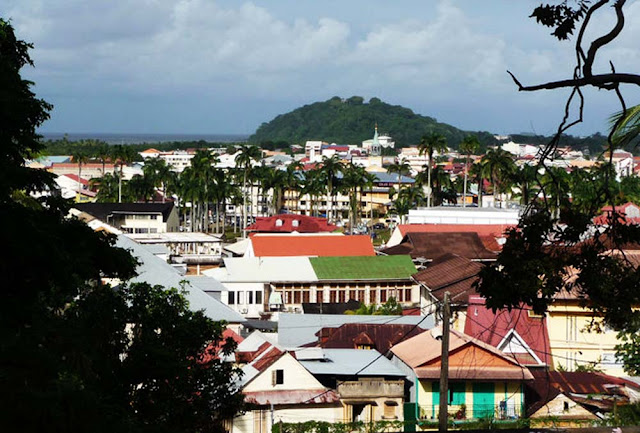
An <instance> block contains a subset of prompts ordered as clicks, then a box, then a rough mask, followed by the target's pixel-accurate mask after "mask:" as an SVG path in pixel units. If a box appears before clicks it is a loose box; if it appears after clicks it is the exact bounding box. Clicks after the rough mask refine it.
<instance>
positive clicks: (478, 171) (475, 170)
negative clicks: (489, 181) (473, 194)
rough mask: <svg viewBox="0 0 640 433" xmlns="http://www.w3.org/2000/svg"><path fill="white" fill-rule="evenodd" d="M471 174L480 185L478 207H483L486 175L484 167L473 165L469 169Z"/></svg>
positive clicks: (477, 164)
mask: <svg viewBox="0 0 640 433" xmlns="http://www.w3.org/2000/svg"><path fill="white" fill-rule="evenodd" d="M469 174H470V175H471V177H472V178H474V180H475V182H476V183H477V184H478V207H479V208H481V207H482V190H483V188H484V173H483V171H482V165H481V164H480V163H479V162H478V163H473V164H471V168H470V169H469Z"/></svg>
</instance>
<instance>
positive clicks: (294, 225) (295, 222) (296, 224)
mask: <svg viewBox="0 0 640 433" xmlns="http://www.w3.org/2000/svg"><path fill="white" fill-rule="evenodd" d="M299 225H300V221H298V220H293V221H291V226H292V227H298V226H299Z"/></svg>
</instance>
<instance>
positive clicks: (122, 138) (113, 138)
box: [39, 132, 250, 144]
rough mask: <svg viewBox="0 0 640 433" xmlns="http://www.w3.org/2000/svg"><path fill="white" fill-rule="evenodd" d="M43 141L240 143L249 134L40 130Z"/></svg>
mask: <svg viewBox="0 0 640 433" xmlns="http://www.w3.org/2000/svg"><path fill="white" fill-rule="evenodd" d="M39 134H40V135H41V136H42V139H43V140H44V141H49V140H54V141H55V140H62V139H63V138H64V137H65V136H66V137H67V139H68V140H69V141H78V140H100V141H104V142H106V143H108V144H142V143H150V144H151V143H167V142H169V143H172V142H175V141H177V142H182V141H200V140H203V141H206V142H208V143H241V142H246V141H247V139H248V138H249V135H250V134H116V133H100V132H86V133H78V132H74V133H65V132H40V133H39Z"/></svg>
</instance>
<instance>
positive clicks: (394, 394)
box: [338, 379, 404, 398]
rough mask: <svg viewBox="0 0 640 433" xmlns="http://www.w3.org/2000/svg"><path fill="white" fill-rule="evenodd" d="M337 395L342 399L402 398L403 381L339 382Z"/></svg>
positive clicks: (362, 380) (361, 380) (367, 380)
mask: <svg viewBox="0 0 640 433" xmlns="http://www.w3.org/2000/svg"><path fill="white" fill-rule="evenodd" d="M338 393H339V394H340V397H342V398H363V397H364V398H374V397H389V398H402V397H403V396H404V381H403V380H384V379H360V380H352V381H346V382H341V383H340V384H339V385H338Z"/></svg>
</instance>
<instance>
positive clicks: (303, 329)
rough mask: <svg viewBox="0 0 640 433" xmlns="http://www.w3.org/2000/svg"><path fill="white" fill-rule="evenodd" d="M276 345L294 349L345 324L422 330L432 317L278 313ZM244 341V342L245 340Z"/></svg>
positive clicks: (427, 325) (431, 321)
mask: <svg viewBox="0 0 640 433" xmlns="http://www.w3.org/2000/svg"><path fill="white" fill-rule="evenodd" d="M278 322H279V325H278V343H279V344H280V345H282V346H283V347H289V348H295V347H300V346H302V345H304V344H307V343H311V342H317V341H318V337H317V336H316V333H317V332H318V331H320V329H322V328H327V327H331V328H337V327H339V326H341V325H344V324H345V323H370V324H374V323H377V324H384V323H393V324H401V325H414V326H416V325H417V326H418V327H420V328H422V329H429V328H432V327H433V326H434V320H433V316H428V317H426V318H425V317H423V316H356V315H353V316H351V315H344V314H342V315H329V314H294V313H280V314H279V317H278ZM245 341H246V340H245Z"/></svg>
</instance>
